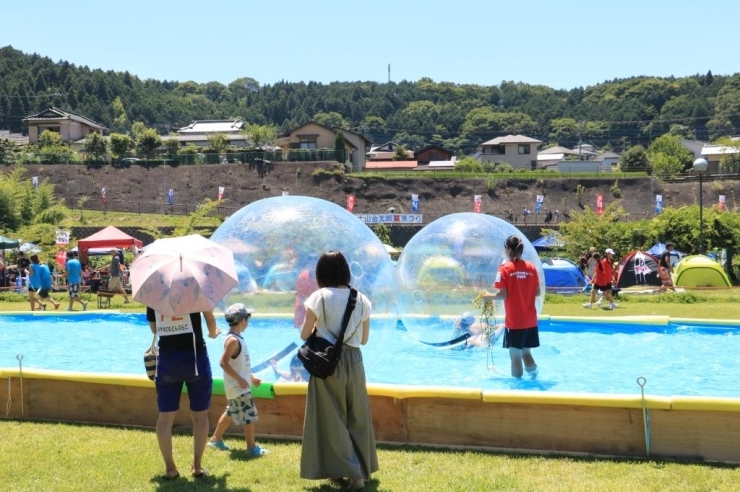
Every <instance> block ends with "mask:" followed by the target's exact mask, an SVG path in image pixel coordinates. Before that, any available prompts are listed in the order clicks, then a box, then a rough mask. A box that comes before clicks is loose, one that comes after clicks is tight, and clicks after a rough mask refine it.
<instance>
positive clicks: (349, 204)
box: [347, 195, 355, 212]
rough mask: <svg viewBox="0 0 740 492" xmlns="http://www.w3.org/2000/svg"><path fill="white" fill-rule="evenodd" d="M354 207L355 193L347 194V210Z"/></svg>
mask: <svg viewBox="0 0 740 492" xmlns="http://www.w3.org/2000/svg"><path fill="white" fill-rule="evenodd" d="M354 209H355V195H347V210H348V211H350V212H351V211H353V210H354Z"/></svg>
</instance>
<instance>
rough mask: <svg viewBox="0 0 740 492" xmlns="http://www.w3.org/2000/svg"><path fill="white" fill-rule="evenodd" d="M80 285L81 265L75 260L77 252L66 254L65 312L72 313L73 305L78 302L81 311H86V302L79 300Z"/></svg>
mask: <svg viewBox="0 0 740 492" xmlns="http://www.w3.org/2000/svg"><path fill="white" fill-rule="evenodd" d="M81 283H82V264H81V263H80V260H78V259H77V252H75V251H68V252H67V291H68V292H69V307H68V308H67V311H74V308H73V306H74V303H75V302H79V303H80V304H81V305H82V310H83V311H87V301H83V300H82V299H80V284H81Z"/></svg>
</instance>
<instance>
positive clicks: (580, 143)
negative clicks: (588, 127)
mask: <svg viewBox="0 0 740 492" xmlns="http://www.w3.org/2000/svg"><path fill="white" fill-rule="evenodd" d="M581 130H583V120H581V121H579V122H578V160H579V161H580V160H583V159H582V158H581V145H582V144H583V140H581Z"/></svg>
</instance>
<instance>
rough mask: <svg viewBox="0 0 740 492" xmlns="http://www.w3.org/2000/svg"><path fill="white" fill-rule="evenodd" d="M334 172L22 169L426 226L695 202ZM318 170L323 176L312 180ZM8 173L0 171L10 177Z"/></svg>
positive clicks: (675, 190)
mask: <svg viewBox="0 0 740 492" xmlns="http://www.w3.org/2000/svg"><path fill="white" fill-rule="evenodd" d="M336 166H337V165H336V164H335V163H331V162H311V163H307V162H302V163H276V164H274V167H273V169H272V170H269V172H267V171H268V170H262V172H260V170H259V169H256V168H251V169H250V167H249V166H248V165H244V164H210V165H197V166H178V167H169V166H159V167H152V168H148V167H144V166H138V165H133V166H130V167H124V168H117V167H112V166H103V167H99V168H88V167H86V166H78V165H38V166H27V167H26V168H27V170H28V177H29V179H30V178H31V177H32V176H38V177H39V179H42V180H43V179H48V180H49V181H50V182H51V183H53V184H54V185H56V193H57V195H58V196H59V197H63V198H65V199H68V200H71V203H74V202H75V201H76V200H77V199H79V198H80V197H82V196H89V197H90V198H91V200H95V199H99V198H100V192H101V188H103V187H105V188H106V194H107V199H108V200H109V201H113V200H123V201H127V202H132V203H135V202H148V203H151V202H159V203H161V202H162V199H163V197H164V196H166V193H167V191H168V190H169V189H170V188H172V189H173V190H174V192H175V197H176V201H177V203H180V204H191V205H193V206H194V205H196V204H198V203H200V202H201V201H203V199H205V198H211V199H213V200H215V199H216V198H217V196H218V188H219V187H220V186H223V187H224V188H225V192H224V199H225V200H226V201H225V203H224V205H225V206H229V207H235V208H241V207H242V206H244V205H247V204H249V203H251V202H254V201H256V200H260V199H262V198H269V197H273V196H279V195H282V193H283V192H284V191H287V192H288V193H290V194H291V195H305V196H313V197H317V198H322V199H324V200H328V201H331V202H333V203H336V204H338V205H340V206H344V205H345V200H346V195H347V194H349V193H352V194H354V195H355V209H354V211H355V213H383V212H385V211H386V210H388V209H389V208H390V207H394V208H395V210H396V212H410V209H411V195H412V194H418V195H419V201H420V212H421V213H423V214H424V215H425V222H429V221H431V220H434V219H435V218H437V217H439V216H442V215H446V214H450V213H456V212H472V211H473V202H474V197H475V195H481V197H482V204H481V212H483V213H492V214H496V215H499V216H503V215H504V214H505V213H506V212H507V211H508V210H512V211H513V212H514V214H520V213H521V211H522V208H523V207H527V208H528V209H529V210H531V211H532V212H534V208H535V202H536V199H537V196H538V195H542V196H543V197H544V202H543V205H542V211H544V209H545V208H549V209H552V210H559V211H560V212H561V214H562V212H563V211H569V210H574V209H578V208H579V205H578V202H579V195H578V188H577V187H578V185H581V186H583V192H582V195H581V197H580V201H581V203H582V204H585V205H587V206H589V207H591V208H592V209H593V208H595V206H596V197H597V196H598V195H602V196H603V200H604V206H607V205H608V204H610V203H612V202H614V201H617V202H619V203H620V204H621V205H622V206H623V207H624V208H625V210H627V212H628V213H629V214H630V215H631V216H632V217H635V218H641V217H645V216H646V215H650V214H652V213H653V210H654V207H655V195H656V194H661V195H662V196H663V206H664V207H680V206H683V205H689V204H694V203H697V202H698V194H699V187H698V183H696V182H689V183H667V184H666V183H661V182H660V181H657V180H655V179H651V178H628V179H615V178H608V177H607V178H603V179H540V178H537V177H533V178H532V179H507V178H506V174H491V175H490V176H489V177H487V178H467V179H449V178H435V177H434V176H433V175H431V174H422V173H414V174H413V176H414V177H413V178H412V177H407V178H398V179H383V178H365V179H363V178H359V177H357V176H355V175H352V174H348V175H341V174H338V173H337V174H331V172H330V171H332V170H334V169H336ZM319 168H320V169H322V170H326V172H321V173H320V174H317V173H315V172H314V171H315V170H316V169H319ZM10 169H11V168H6V169H5V170H3V171H4V172H10ZM410 174H411V173H410ZM417 176H421V177H417ZM617 188H618V191H616V189H617ZM617 195H620V196H617ZM719 195H725V196H726V199H727V207H728V208H729V209H730V210H733V209H735V207H736V205H737V204H736V203H735V197H736V196H740V186H739V183H738V182H737V181H714V182H706V183H705V184H704V203H705V206H708V205H709V204H713V203H715V202H716V201H717V197H718V196H719ZM561 217H562V215H561ZM540 220H542V219H540Z"/></svg>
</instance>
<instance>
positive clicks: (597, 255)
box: [593, 252, 604, 272]
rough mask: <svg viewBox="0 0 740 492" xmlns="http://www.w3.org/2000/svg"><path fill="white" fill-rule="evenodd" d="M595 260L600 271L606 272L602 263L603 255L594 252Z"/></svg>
mask: <svg viewBox="0 0 740 492" xmlns="http://www.w3.org/2000/svg"><path fill="white" fill-rule="evenodd" d="M593 258H594V260H596V264H597V265H599V270H601V271H602V272H603V271H604V265H603V264H602V263H601V255H600V254H599V253H596V252H594V256H593Z"/></svg>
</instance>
